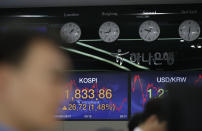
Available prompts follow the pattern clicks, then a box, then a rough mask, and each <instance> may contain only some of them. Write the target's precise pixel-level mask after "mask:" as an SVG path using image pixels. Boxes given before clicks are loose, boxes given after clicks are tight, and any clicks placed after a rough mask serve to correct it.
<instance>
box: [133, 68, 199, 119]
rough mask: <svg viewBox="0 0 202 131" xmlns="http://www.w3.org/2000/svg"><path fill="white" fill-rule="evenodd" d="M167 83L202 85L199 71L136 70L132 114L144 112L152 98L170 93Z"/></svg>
mask: <svg viewBox="0 0 202 131" xmlns="http://www.w3.org/2000/svg"><path fill="white" fill-rule="evenodd" d="M167 84H185V85H186V84H187V85H193V86H199V85H202V73H199V72H177V73H176V72H135V73H132V76H131V115H134V114H137V113H140V112H143V110H144V106H145V104H146V103H147V101H149V100H150V99H152V98H156V97H161V96H164V95H166V94H168V89H166V85H167Z"/></svg>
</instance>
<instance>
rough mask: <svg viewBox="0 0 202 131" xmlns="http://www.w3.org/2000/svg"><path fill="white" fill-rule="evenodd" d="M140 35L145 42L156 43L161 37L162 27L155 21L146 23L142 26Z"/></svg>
mask: <svg viewBox="0 0 202 131" xmlns="http://www.w3.org/2000/svg"><path fill="white" fill-rule="evenodd" d="M139 35H140V37H141V38H142V39H143V40H144V41H148V42H151V41H154V40H156V39H157V38H158V37H159V35H160V27H159V26H158V24H157V23H156V22H155V21H152V20H148V21H145V22H143V23H142V24H141V25H140V28H139Z"/></svg>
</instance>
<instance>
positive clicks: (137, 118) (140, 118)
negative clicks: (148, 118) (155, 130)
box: [128, 113, 145, 131]
mask: <svg viewBox="0 0 202 131" xmlns="http://www.w3.org/2000/svg"><path fill="white" fill-rule="evenodd" d="M144 121H145V119H144V114H142V113H139V114H136V115H134V116H133V117H132V118H131V120H130V121H129V123H128V128H129V131H133V130H134V129H135V128H136V127H138V126H139V125H140V124H141V123H143V122H144Z"/></svg>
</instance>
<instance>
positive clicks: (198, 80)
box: [194, 74, 202, 84]
mask: <svg viewBox="0 0 202 131" xmlns="http://www.w3.org/2000/svg"><path fill="white" fill-rule="evenodd" d="M201 80H202V74H199V75H198V78H197V79H196V80H195V81H194V83H195V84H198V83H199V82H200V81H201Z"/></svg>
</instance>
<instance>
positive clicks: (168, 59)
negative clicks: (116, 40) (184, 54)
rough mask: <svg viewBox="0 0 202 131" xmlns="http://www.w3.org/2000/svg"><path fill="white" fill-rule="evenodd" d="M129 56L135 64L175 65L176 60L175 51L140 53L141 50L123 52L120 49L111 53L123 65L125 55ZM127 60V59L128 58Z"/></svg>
mask: <svg viewBox="0 0 202 131" xmlns="http://www.w3.org/2000/svg"><path fill="white" fill-rule="evenodd" d="M128 54H129V55H130V56H129V59H130V61H131V62H132V63H135V64H139V65H140V64H142V63H147V64H148V65H155V66H158V65H163V64H167V65H169V66H171V65H173V64H174V62H175V58H174V52H163V53H162V52H153V53H152V52H148V53H147V54H146V53H140V52H137V53H136V52H132V53H130V52H129V51H127V52H122V50H121V49H118V50H117V52H116V53H111V55H112V56H114V57H115V58H116V63H119V65H122V64H123V62H124V61H125V58H124V56H127V55H128ZM126 60H127V59H126Z"/></svg>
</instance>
